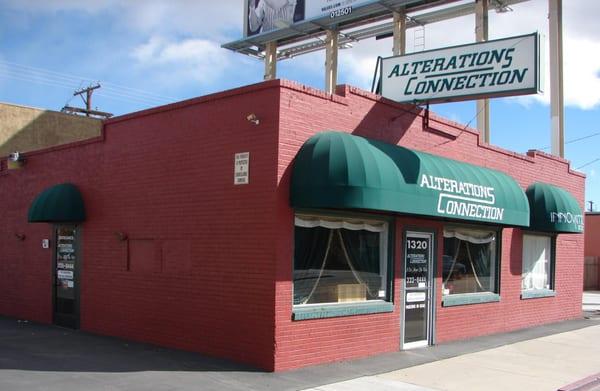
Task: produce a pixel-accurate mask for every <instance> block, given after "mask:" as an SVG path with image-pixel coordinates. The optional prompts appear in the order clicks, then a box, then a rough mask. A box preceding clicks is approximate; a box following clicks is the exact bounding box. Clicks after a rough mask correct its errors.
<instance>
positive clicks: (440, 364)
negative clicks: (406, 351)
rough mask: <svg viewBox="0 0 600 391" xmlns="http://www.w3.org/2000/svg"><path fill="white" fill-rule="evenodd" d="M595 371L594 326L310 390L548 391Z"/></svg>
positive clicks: (599, 342)
mask: <svg viewBox="0 0 600 391" xmlns="http://www.w3.org/2000/svg"><path fill="white" fill-rule="evenodd" d="M598 372H600V324H598V325H597V326H592V327H587V328H583V329H579V330H574V331H569V332H566V333H560V334H555V335H551V336H547V337H542V338H536V339H532V340H529V341H523V342H518V343H514V344H510V345H506V346H502V347H498V348H495V349H489V350H484V351H481V352H477V353H470V354H465V355H461V356H457V357H453V358H449V359H445V360H439V361H435V362H432V363H429V364H424V365H418V366H414V367H411V368H406V369H402V370H398V371H392V372H389V373H385V374H381V375H376V376H370V377H363V378H360V379H354V380H350V381H347V382H341V383H337V384H330V385H327V386H321V387H316V388H312V389H311V390H312V391H316V390H319V391H333V390H339V391H351V390H352V391H358V390H365V389H370V390H415V391H416V390H448V391H453V390H457V391H458V390H461V391H464V390H472V391H477V390H486V391H494V390H498V391H505V390H528V391H536V390H539V391H550V390H558V389H559V388H561V387H563V386H565V385H567V384H571V383H574V382H576V381H578V380H581V379H583V378H586V377H588V376H590V375H593V374H596V373H598Z"/></svg>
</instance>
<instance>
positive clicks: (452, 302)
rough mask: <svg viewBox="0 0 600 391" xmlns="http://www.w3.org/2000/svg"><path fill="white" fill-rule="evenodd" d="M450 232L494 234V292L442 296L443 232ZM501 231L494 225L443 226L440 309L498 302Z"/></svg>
mask: <svg viewBox="0 0 600 391" xmlns="http://www.w3.org/2000/svg"><path fill="white" fill-rule="evenodd" d="M445 229H447V230H451V229H458V230H460V229H470V230H481V231H492V232H495V233H496V264H495V265H494V275H495V281H494V288H495V289H494V292H472V293H456V294H452V295H445V294H444V277H443V267H444V265H443V257H444V255H445V254H444V253H445V246H444V239H445V237H444V233H443V231H444V230H445ZM502 229H503V227H500V226H496V225H483V224H481V225H479V224H457V223H450V224H444V226H443V227H442V234H441V238H442V246H441V247H442V251H441V255H442V259H441V260H440V267H441V268H442V272H441V274H440V275H441V276H442V283H441V284H440V289H441V297H442V307H454V306H459V305H469V304H481V303H492V302H499V301H500V294H501V283H502V276H501V270H502V269H501V265H502Z"/></svg>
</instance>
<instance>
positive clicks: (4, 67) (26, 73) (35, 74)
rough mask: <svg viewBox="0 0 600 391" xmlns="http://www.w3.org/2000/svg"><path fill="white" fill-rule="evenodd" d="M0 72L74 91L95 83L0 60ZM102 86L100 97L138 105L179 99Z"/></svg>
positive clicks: (138, 90) (117, 85)
mask: <svg viewBox="0 0 600 391" xmlns="http://www.w3.org/2000/svg"><path fill="white" fill-rule="evenodd" d="M0 72H3V76H4V77H7V78H12V79H16V80H20V81H28V82H31V83H39V84H45V85H54V86H58V87H62V88H70V89H74V88H75V86H76V85H79V86H81V84H83V83H82V81H87V82H96V81H97V80H95V79H91V78H88V77H82V76H76V75H70V74H66V73H61V72H56V71H52V70H47V69H43V68H38V67H33V66H28V65H22V64H18V63H14V62H10V61H5V60H0ZM49 83H52V84H49ZM103 84H104V86H105V88H104V93H103V94H102V95H103V96H106V97H109V98H113V99H118V98H115V97H114V96H109V95H108V94H107V93H111V94H114V95H117V96H119V97H122V98H131V99H133V100H136V101H137V102H139V103H145V104H149V105H156V104H165V103H170V102H172V101H176V100H179V99H180V98H175V97H170V96H164V95H159V94H155V93H152V92H148V91H144V90H140V89H137V88H131V87H126V86H122V85H119V84H116V83H107V82H103ZM67 86H68V87H67ZM121 100H123V99H121Z"/></svg>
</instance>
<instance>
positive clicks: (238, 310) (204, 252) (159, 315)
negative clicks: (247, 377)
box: [0, 83, 279, 370]
mask: <svg viewBox="0 0 600 391" xmlns="http://www.w3.org/2000/svg"><path fill="white" fill-rule="evenodd" d="M278 102H279V95H278V89H277V88H276V84H273V83H271V84H268V83H267V84H262V85H258V86H251V87H246V88H241V89H238V90H234V91H228V92H225V93H221V94H216V95H211V96H207V97H203V98H199V99H195V100H191V101H187V102H182V103H177V104H174V105H171V106H167V107H162V108H157V109H152V110H149V111H145V112H141V113H135V114H133V115H128V116H124V117H119V118H115V119H111V120H109V121H107V122H106V123H105V129H104V138H103V139H100V140H96V141H95V142H92V143H88V144H85V145H79V144H76V145H71V146H68V147H63V148H54V149H52V150H46V151H41V152H35V153H31V154H27V156H26V159H27V162H26V164H25V166H24V168H23V169H21V170H16V171H8V172H7V171H4V172H2V175H1V176H0V197H1V198H2V199H3V200H4V201H5V202H4V205H3V208H1V210H0V218H1V219H2V224H0V227H1V228H0V230H2V231H3V235H0V254H2V262H1V263H0V265H1V266H0V313H1V314H5V315H9V316H14V317H19V318H26V319H33V320H37V321H41V322H48V323H49V322H51V321H52V302H51V292H52V287H51V284H52V281H51V272H52V271H51V267H52V251H51V250H43V249H41V245H40V242H41V239H42V238H49V237H50V235H51V227H50V225H48V224H28V223H27V209H28V207H29V205H30V203H31V201H32V200H33V199H34V197H35V196H36V195H37V194H39V192H41V191H42V190H43V189H44V188H46V187H48V186H51V185H54V184H57V183H62V182H67V181H69V182H73V183H74V184H76V185H77V186H78V187H79V188H80V190H81V191H82V194H83V198H84V201H85V206H86V211H87V221H86V222H85V223H83V225H82V232H83V240H82V249H83V250H82V252H83V254H82V266H83V269H82V273H81V280H82V282H81V289H82V292H81V328H82V329H84V330H87V331H92V332H95V333H100V334H108V335H115V336H120V337H125V338H129V339H133V340H138V341H147V342H152V343H156V344H160V345H165V346H171V347H177V348H182V349H189V350H195V351H200V352H204V353H207V354H210V355H215V356H221V357H228V358H231V359H234V360H237V361H242V362H247V363H251V364H253V365H256V366H258V367H262V368H265V369H267V370H271V369H272V368H273V339H274V336H273V329H274V315H273V313H274V305H273V302H274V292H275V290H274V282H273V281H274V278H273V276H274V270H273V263H274V258H275V250H274V249H273V246H272V243H273V242H274V238H275V224H274V219H275V214H274V213H273V205H274V204H275V191H274V189H275V186H276V183H277V178H276V166H277V144H276V143H277V132H276V127H277V124H278V120H279V119H278V113H277V108H278V106H279V103H278ZM251 112H253V113H255V114H256V115H257V116H258V118H260V126H255V125H252V124H251V123H249V122H248V121H247V120H246V116H247V115H248V114H250V113H251ZM238 152H250V169H249V171H250V183H249V184H248V185H238V186H234V185H233V174H234V154H235V153H238ZM119 232H121V233H125V234H126V235H127V237H128V240H124V241H121V240H119V238H118V235H117V233H119ZM15 233H24V234H25V235H26V239H25V240H24V241H19V240H17V239H16V237H15Z"/></svg>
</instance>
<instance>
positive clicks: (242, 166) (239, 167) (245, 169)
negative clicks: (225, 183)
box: [233, 152, 250, 185]
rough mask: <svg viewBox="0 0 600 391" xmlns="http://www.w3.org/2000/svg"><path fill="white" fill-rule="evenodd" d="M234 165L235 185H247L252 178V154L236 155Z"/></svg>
mask: <svg viewBox="0 0 600 391" xmlns="http://www.w3.org/2000/svg"><path fill="white" fill-rule="evenodd" d="M233 164H234V169H233V184H234V185H247V184H248V183H249V176H250V152H242V153H236V154H235V159H234V163H233Z"/></svg>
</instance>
